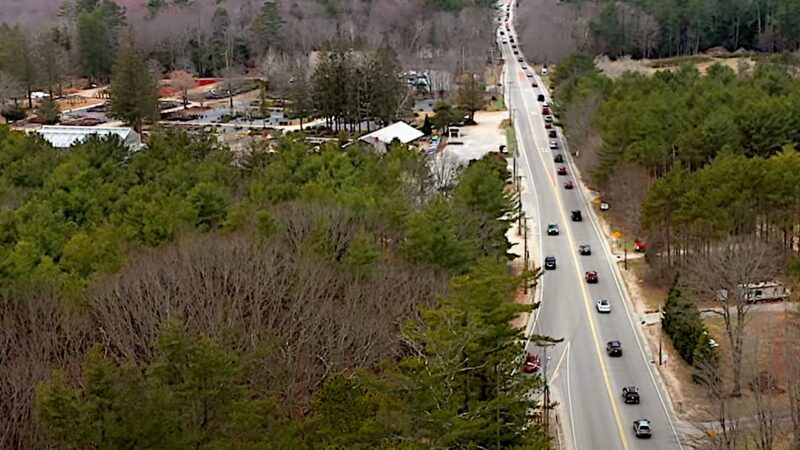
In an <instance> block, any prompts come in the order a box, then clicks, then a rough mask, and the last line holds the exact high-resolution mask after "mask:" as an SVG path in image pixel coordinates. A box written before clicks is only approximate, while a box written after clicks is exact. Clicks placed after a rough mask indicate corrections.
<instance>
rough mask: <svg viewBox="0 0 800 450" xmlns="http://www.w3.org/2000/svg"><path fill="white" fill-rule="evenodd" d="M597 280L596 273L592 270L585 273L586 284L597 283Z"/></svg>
mask: <svg viewBox="0 0 800 450" xmlns="http://www.w3.org/2000/svg"><path fill="white" fill-rule="evenodd" d="M598 281H599V278H598V277H597V272H595V271H594V270H590V271H588V272H586V282H587V283H597V282H598Z"/></svg>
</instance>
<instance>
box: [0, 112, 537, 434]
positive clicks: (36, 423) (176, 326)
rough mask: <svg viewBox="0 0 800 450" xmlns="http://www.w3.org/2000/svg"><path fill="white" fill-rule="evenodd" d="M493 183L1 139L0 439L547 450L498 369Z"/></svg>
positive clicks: (503, 298)
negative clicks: (57, 146)
mask: <svg viewBox="0 0 800 450" xmlns="http://www.w3.org/2000/svg"><path fill="white" fill-rule="evenodd" d="M508 176H509V174H508V172H507V169H506V164H505V162H504V161H501V160H499V159H497V158H495V157H494V156H488V157H486V158H484V159H482V160H480V161H476V162H474V163H472V164H470V165H469V166H468V167H466V168H464V169H463V170H462V171H461V172H460V174H459V175H458V178H457V179H455V180H442V179H437V178H436V177H434V175H433V173H432V171H431V168H430V167H429V162H428V161H427V160H426V158H425V157H424V156H422V155H420V154H419V153H417V152H414V151H411V150H408V149H406V148H403V147H395V148H393V149H392V150H391V151H389V152H388V153H386V154H385V155H383V156H379V155H376V154H375V153H374V152H372V151H371V150H369V148H367V147H364V146H362V145H360V144H356V145H352V146H349V147H348V148H347V149H346V150H345V151H342V150H341V149H339V148H338V147H337V146H336V145H335V144H331V145H326V146H323V147H321V148H319V149H314V148H311V147H309V146H307V145H306V144H303V143H300V142H296V141H294V140H292V139H291V138H288V137H287V138H283V140H282V141H281V142H280V144H279V145H278V147H277V148H276V149H275V151H267V150H266V149H261V148H253V149H252V151H251V152H250V153H249V155H248V156H247V157H242V158H240V159H235V160H234V159H232V154H231V153H230V152H229V151H228V150H227V149H226V148H225V147H223V146H221V145H219V144H217V143H216V142H215V140H214V139H213V137H210V136H190V135H187V134H184V133H181V132H174V131H154V132H153V133H152V134H151V138H150V140H149V142H148V146H147V148H146V149H145V150H142V151H139V152H134V153H131V152H130V151H128V150H127V148H126V147H125V146H124V145H122V143H121V142H118V141H116V140H109V141H103V140H98V139H92V140H89V141H87V142H84V143H82V144H79V145H77V146H74V147H73V148H71V149H70V150H69V151H67V152H64V151H63V150H57V149H54V148H52V147H50V146H49V144H47V143H46V142H45V141H43V140H42V139H41V138H38V137H36V136H35V135H26V134H24V133H20V132H14V131H10V130H9V129H8V128H0V204H2V211H1V212H0V286H2V292H0V320H2V326H1V327H0V330H2V331H0V339H1V340H2V342H4V345H3V346H2V351H0V378H2V379H3V380H5V382H4V383H2V387H1V388H0V389H1V390H2V395H0V399H1V400H0V417H2V420H0V446H2V447H4V448H51V447H54V448H87V447H114V448H116V447H119V446H122V443H123V442H124V443H125V444H126V445H132V446H133V447H137V448H147V447H153V446H157V447H159V448H186V447H195V448H215V449H218V448H264V449H268V448H275V449H278V448H330V446H339V447H347V448H407V449H412V448H413V449H418V448H419V449H422V448H443V447H448V448H452V447H469V446H481V447H494V446H498V445H499V446H500V447H505V448H508V447H512V446H513V447H515V448H528V449H540V448H542V449H543V448H546V443H545V440H544V438H543V435H544V434H543V433H542V432H541V430H540V429H539V428H537V427H536V426H531V425H530V423H529V421H530V418H529V417H528V416H527V411H528V408H530V407H531V403H530V402H529V401H527V400H525V398H527V396H526V395H524V393H525V392H528V391H529V390H530V389H535V388H536V387H537V383H538V381H537V379H535V378H520V372H519V371H516V372H515V369H516V368H517V367H516V363H515V362H514V361H515V357H516V356H517V355H518V354H519V352H520V351H521V348H520V345H521V344H520V343H519V342H520V341H519V333H520V330H518V329H515V328H513V327H512V326H511V325H510V322H511V320H512V319H513V318H514V317H515V316H516V315H517V314H518V313H519V312H521V311H523V310H525V309H526V307H525V306H519V305H514V304H512V303H511V302H510V299H511V298H512V297H513V296H514V294H515V292H516V290H517V288H518V287H519V286H521V284H522V283H528V282H530V278H529V277H528V276H527V275H526V276H523V277H522V278H520V277H515V276H512V275H511V274H510V273H509V272H508V270H509V269H508V268H507V257H506V252H507V250H508V249H509V247H510V246H509V243H508V241H507V240H506V238H505V230H506V229H507V227H508V221H509V220H513V218H514V216H513V214H512V211H513V208H514V204H515V200H514V198H513V197H512V196H511V195H510V194H508V193H507V192H506V189H505V188H506V179H507V178H508ZM453 184H455V187H454V188H450V189H448V192H449V193H448V194H447V195H443V194H442V193H441V192H440V187H442V186H452V185H453ZM448 286H449V287H448ZM527 308H528V309H529V307H527ZM475 361H480V362H481V364H477V365H476V364H475V363H474V362H475Z"/></svg>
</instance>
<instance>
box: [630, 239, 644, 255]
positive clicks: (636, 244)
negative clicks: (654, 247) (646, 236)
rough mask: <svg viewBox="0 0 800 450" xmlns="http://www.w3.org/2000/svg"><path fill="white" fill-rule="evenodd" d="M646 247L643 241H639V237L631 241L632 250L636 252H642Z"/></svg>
mask: <svg viewBox="0 0 800 450" xmlns="http://www.w3.org/2000/svg"><path fill="white" fill-rule="evenodd" d="M646 249H647V246H646V245H645V243H644V242H642V241H640V240H639V239H636V240H635V241H633V251H635V252H636V253H644V251H645V250H646Z"/></svg>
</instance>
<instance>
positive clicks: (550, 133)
mask: <svg viewBox="0 0 800 450" xmlns="http://www.w3.org/2000/svg"><path fill="white" fill-rule="evenodd" d="M547 137H551V138H557V137H558V132H557V131H556V130H549V131H548V132H547Z"/></svg>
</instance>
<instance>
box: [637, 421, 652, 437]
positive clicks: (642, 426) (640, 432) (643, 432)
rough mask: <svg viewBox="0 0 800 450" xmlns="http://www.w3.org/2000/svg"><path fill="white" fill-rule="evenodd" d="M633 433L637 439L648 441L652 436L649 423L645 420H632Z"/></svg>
mask: <svg viewBox="0 0 800 450" xmlns="http://www.w3.org/2000/svg"><path fill="white" fill-rule="evenodd" d="M633 432H634V433H635V434H636V437H637V438H639V439H650V438H651V437H652V436H653V431H652V430H651V429H650V421H649V420H647V419H638V420H634V421H633Z"/></svg>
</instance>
